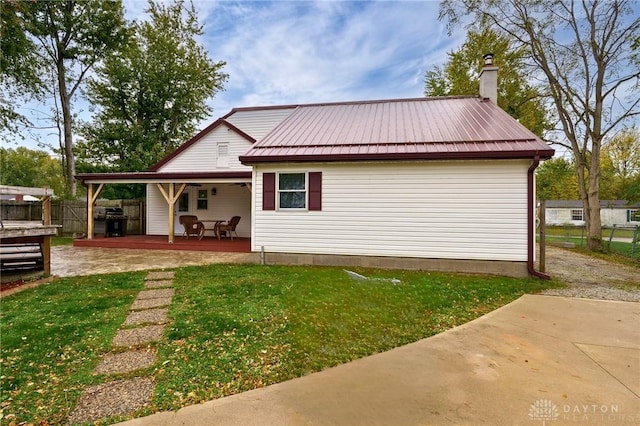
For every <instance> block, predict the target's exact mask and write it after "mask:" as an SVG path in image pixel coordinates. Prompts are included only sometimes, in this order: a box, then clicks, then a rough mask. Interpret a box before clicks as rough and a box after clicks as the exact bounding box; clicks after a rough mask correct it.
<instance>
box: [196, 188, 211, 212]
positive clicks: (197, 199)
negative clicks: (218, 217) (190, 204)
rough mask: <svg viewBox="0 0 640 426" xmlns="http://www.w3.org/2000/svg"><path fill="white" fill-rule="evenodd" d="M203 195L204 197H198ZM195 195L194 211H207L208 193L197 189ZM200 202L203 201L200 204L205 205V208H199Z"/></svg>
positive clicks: (205, 190)
mask: <svg viewBox="0 0 640 426" xmlns="http://www.w3.org/2000/svg"><path fill="white" fill-rule="evenodd" d="M203 194H204V197H201V196H200V195H203ZM196 195H197V198H196V210H209V191H208V190H207V189H201V188H198V190H197V192H196ZM201 201H204V203H202V204H205V205H206V206H207V207H200V206H201Z"/></svg>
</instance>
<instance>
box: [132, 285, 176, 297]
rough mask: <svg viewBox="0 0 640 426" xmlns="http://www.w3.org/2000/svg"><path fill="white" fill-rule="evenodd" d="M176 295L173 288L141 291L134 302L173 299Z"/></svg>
mask: <svg viewBox="0 0 640 426" xmlns="http://www.w3.org/2000/svg"><path fill="white" fill-rule="evenodd" d="M175 293H176V291H175V289H173V288H161V289H154V290H143V291H141V292H140V293H138V297H137V298H136V300H144V299H158V298H162V297H173V295H174V294H175Z"/></svg>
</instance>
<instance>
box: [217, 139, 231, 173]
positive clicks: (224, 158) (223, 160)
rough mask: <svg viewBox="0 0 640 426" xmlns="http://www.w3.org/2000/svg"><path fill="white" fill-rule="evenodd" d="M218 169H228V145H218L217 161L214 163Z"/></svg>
mask: <svg viewBox="0 0 640 426" xmlns="http://www.w3.org/2000/svg"><path fill="white" fill-rule="evenodd" d="M216 165H217V166H218V167H229V144H228V143H219V144H218V159H217V162H216Z"/></svg>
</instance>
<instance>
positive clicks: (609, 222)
mask: <svg viewBox="0 0 640 426" xmlns="http://www.w3.org/2000/svg"><path fill="white" fill-rule="evenodd" d="M545 221H546V223H547V225H573V226H583V225H584V208H583V207H582V201H581V200H548V201H546V202H545ZM600 221H601V222H602V226H614V225H615V226H637V225H640V203H629V202H628V201H625V200H600Z"/></svg>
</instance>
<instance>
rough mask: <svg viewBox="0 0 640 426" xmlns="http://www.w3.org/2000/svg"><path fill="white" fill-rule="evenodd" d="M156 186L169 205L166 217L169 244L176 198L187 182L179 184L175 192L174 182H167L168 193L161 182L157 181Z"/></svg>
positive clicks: (171, 235)
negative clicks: (167, 216)
mask: <svg viewBox="0 0 640 426" xmlns="http://www.w3.org/2000/svg"><path fill="white" fill-rule="evenodd" d="M156 186H157V187H158V190H159V191H160V193H161V194H162V196H163V197H164V199H165V201H166V202H167V204H168V205H169V218H168V220H169V222H168V226H167V229H168V230H169V244H173V240H174V234H175V225H174V221H173V216H174V214H175V210H176V209H175V205H176V201H178V199H179V198H180V196H181V195H182V193H183V192H184V190H185V188H186V187H187V184H186V183H183V184H182V185H180V188H179V189H178V191H177V192H176V184H175V183H173V182H172V183H170V184H169V193H167V191H165V190H164V187H163V186H162V184H161V183H157V184H156Z"/></svg>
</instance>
